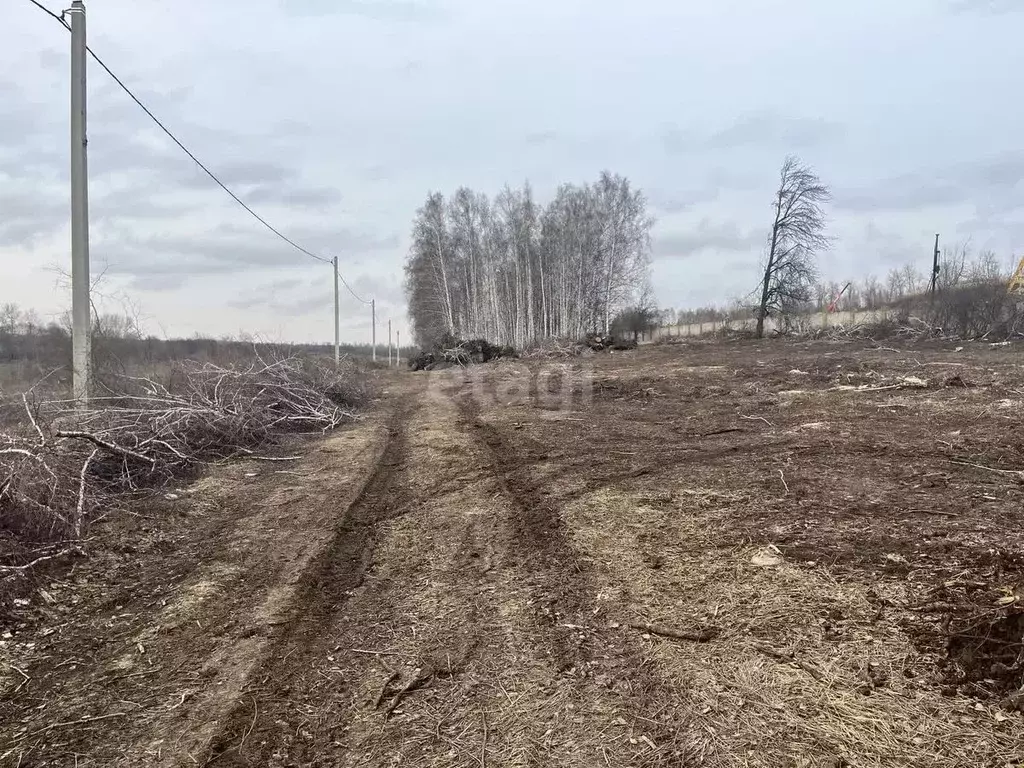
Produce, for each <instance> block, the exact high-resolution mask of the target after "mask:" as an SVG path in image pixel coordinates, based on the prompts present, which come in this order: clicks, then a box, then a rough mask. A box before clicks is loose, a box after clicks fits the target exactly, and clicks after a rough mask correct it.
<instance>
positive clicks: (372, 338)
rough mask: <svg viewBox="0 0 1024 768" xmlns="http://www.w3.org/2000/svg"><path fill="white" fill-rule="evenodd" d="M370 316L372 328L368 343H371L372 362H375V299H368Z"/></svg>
mask: <svg viewBox="0 0 1024 768" xmlns="http://www.w3.org/2000/svg"><path fill="white" fill-rule="evenodd" d="M370 316H371V318H372V321H371V323H372V326H371V327H372V330H371V331H370V343H371V344H373V362H375V363H376V362H377V300H376V299H370Z"/></svg>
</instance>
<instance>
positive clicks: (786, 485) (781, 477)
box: [778, 469, 789, 496]
mask: <svg viewBox="0 0 1024 768" xmlns="http://www.w3.org/2000/svg"><path fill="white" fill-rule="evenodd" d="M778 472H779V479H780V480H781V481H782V487H783V488H785V489H786V495H787V496H788V495H789V483H787V482H786V476H785V475H784V474H783V473H782V470H781V469H780V470H779V471H778Z"/></svg>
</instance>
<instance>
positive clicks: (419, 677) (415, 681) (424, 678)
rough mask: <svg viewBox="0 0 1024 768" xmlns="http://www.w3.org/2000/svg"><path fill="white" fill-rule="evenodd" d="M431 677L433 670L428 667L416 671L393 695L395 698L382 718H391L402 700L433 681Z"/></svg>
mask: <svg viewBox="0 0 1024 768" xmlns="http://www.w3.org/2000/svg"><path fill="white" fill-rule="evenodd" d="M433 677H434V670H433V669H432V668H429V667H428V668H427V669H426V670H416V674H415V675H413V677H412V679H411V680H409V682H408V683H406V684H405V685H404V686H402V688H401V689H400V690H399V691H398V693H396V694H395V698H394V700H393V701H392V702H391V706H389V707H388V709H387V712H385V713H384V717H385V718H388V717H391V714H392V713H393V712H394V711H395V710H396V709H398V705H399V704H401V703H402V699H404V698H405V697H406V696H408V695H409V694H410V693H412V692H413V691H415V690H418V689H420V688H423V687H424V686H425V685H427V683H429V682H430V681H431V680H432V679H433Z"/></svg>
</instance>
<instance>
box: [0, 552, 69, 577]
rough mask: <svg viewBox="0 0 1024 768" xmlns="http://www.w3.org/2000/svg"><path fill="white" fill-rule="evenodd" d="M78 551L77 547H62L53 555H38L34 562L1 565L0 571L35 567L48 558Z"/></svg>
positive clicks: (54, 558)
mask: <svg viewBox="0 0 1024 768" xmlns="http://www.w3.org/2000/svg"><path fill="white" fill-rule="evenodd" d="M78 551H79V550H78V549H75V548H73V549H62V550H61V551H60V552H57V553H55V554H52V555H45V556H44V557H37V558H36V559H35V560H33V561H32V562H30V563H25V564H24V565H0V571H27V570H28V569H29V568H31V567H33V566H34V565H38V564H39V563H42V562H45V561H47V560H56V559H57V558H58V557H64V556H65V555H72V554H77V553H78Z"/></svg>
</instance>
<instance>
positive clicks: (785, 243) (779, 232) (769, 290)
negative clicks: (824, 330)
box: [757, 156, 832, 338]
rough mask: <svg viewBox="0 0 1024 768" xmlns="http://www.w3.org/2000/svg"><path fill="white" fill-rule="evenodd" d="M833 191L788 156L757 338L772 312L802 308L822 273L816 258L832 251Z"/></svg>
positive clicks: (778, 195) (777, 202)
mask: <svg viewBox="0 0 1024 768" xmlns="http://www.w3.org/2000/svg"><path fill="white" fill-rule="evenodd" d="M831 197H832V196H831V193H830V192H829V189H828V187H827V186H825V185H824V184H823V183H822V182H821V180H820V179H819V178H818V177H817V175H816V174H815V173H814V172H813V171H812V170H811V169H810V168H808V167H807V166H805V165H803V164H802V163H801V162H800V161H799V160H798V159H797V158H796V157H793V156H790V157H787V158H786V160H785V162H784V163H783V164H782V171H781V173H780V174H779V189H778V191H777V192H776V193H775V200H774V201H773V203H772V208H773V210H774V213H775V218H774V221H773V222H772V231H771V236H770V238H769V241H768V256H767V258H766V260H765V267H764V274H763V276H762V278H761V301H760V304H759V305H758V309H757V337H758V338H761V337H763V336H764V320H765V318H766V317H767V316H768V315H769V314H770V313H772V312H777V311H780V310H783V311H784V310H786V309H788V308H791V307H793V306H796V305H800V304H803V303H804V302H806V301H807V300H808V299H809V298H810V287H811V285H812V284H813V283H814V278H815V276H816V274H817V268H816V264H815V260H814V259H815V255H816V254H817V252H818V251H820V250H822V249H824V248H827V247H828V245H829V239H828V237H827V236H826V235H825V211H824V208H823V206H824V204H825V203H827V202H828V201H829V200H830V199H831Z"/></svg>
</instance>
